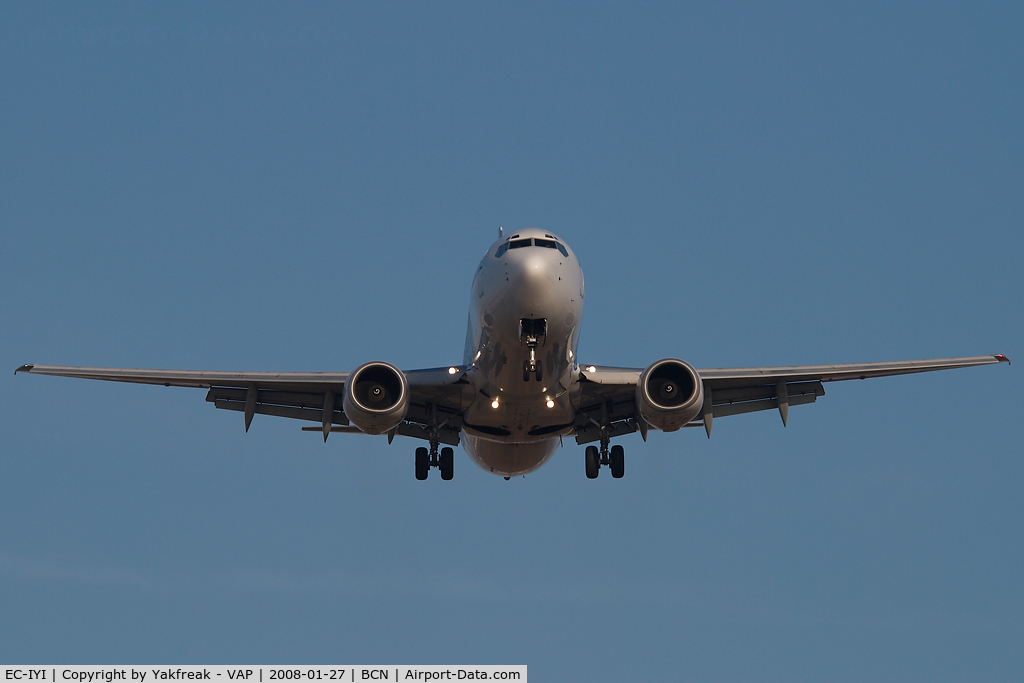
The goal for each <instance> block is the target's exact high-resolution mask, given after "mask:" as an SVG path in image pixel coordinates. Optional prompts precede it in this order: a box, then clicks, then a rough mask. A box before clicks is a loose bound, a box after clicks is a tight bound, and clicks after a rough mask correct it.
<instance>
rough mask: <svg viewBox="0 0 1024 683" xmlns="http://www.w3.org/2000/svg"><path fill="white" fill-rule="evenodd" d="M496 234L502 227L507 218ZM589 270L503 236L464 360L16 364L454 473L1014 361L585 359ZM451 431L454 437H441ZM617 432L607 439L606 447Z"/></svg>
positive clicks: (605, 454) (531, 235) (540, 238)
mask: <svg viewBox="0 0 1024 683" xmlns="http://www.w3.org/2000/svg"><path fill="white" fill-rule="evenodd" d="M499 234H500V231H499ZM585 294H586V292H585V289H584V286H583V271H582V269H581V268H580V264H579V262H578V261H577V260H576V256H575V255H574V254H573V252H572V250H571V249H570V248H569V246H568V245H567V244H566V243H565V242H564V241H563V240H561V239H560V238H559V237H558V236H557V235H554V234H552V233H549V232H544V231H543V230H538V229H536V228H529V229H526V230H520V231H519V232H516V233H515V234H512V235H510V236H509V237H504V236H501V237H500V238H499V239H498V241H497V242H495V243H494V244H492V245H491V247H490V248H489V249H488V250H487V254H486V255H485V256H484V258H483V260H482V261H481V262H480V265H479V267H478V268H477V270H476V277H475V278H474V280H473V288H472V290H471V292H470V306H469V330H468V332H467V335H466V348H465V352H464V355H463V360H462V364H461V365H452V366H448V367H443V368H434V369H428V370H411V371H406V372H403V371H402V370H399V369H398V368H396V367H395V366H393V365H391V364H390V363H385V362H383V361H373V362H369V363H365V364H363V365H360V366H359V367H357V368H356V369H355V370H353V371H352V372H209V371H206V372H204V371H197V372H194V371H185V370H130V369H121V368H85V367H64V366H50V365H23V366H21V367H20V368H18V369H17V370H16V371H15V372H16V373H17V372H29V373H34V374H43V375H58V376H62V377H81V378H85V379H103V380H114V381H119V382H137V383H142V384H162V385H164V386H178V387H202V388H205V389H209V393H207V395H206V400H207V401H210V402H211V403H213V405H214V406H215V407H217V408H225V409H227V410H237V411H238V412H241V413H244V415H245V429H246V431H248V430H249V424H250V423H251V422H252V418H253V415H255V414H257V413H259V414H262V415H277V416H279V417H290V418H295V419H298V420H309V421H312V422H319V423H320V426H318V427H304V428H303V429H304V430H309V431H322V432H323V436H324V441H327V436H328V435H329V434H330V433H331V432H352V433H362V434H378V435H382V434H387V437H388V442H389V443H390V442H391V441H392V440H393V439H394V437H395V436H396V435H398V436H409V437H413V438H417V439H422V440H423V441H426V442H427V443H428V444H429V448H426V447H420V448H417V449H416V458H415V466H416V478H417V479H426V478H427V474H428V472H429V470H430V468H432V467H437V468H438V469H439V470H440V472H441V478H442V479H451V478H452V471H453V460H454V451H453V449H452V448H451V447H450V446H457V445H459V443H461V444H462V445H463V447H464V448H465V449H466V452H467V453H468V454H469V457H470V458H472V460H473V461H474V462H475V463H476V464H477V465H479V466H480V467H481V468H483V469H484V470H487V471H488V472H492V473H494V474H498V475H501V476H503V477H505V478H506V479H508V478H510V477H512V476H516V475H522V474H527V473H529V472H533V471H534V470H536V469H538V468H540V467H541V466H542V465H543V464H544V463H545V462H547V461H548V459H550V458H551V456H552V455H553V454H554V453H555V451H556V450H557V449H558V447H559V445H560V443H561V439H562V437H567V436H571V437H575V438H576V443H578V444H597V445H588V446H587V447H586V450H585V458H584V460H585V465H586V474H587V477H589V478H591V479H593V478H595V477H597V476H598V474H599V472H600V469H601V467H602V466H605V465H607V466H608V467H609V469H610V470H611V474H612V476H613V477H615V478H619V477H621V476H622V475H623V472H624V455H623V448H622V446H621V445H618V444H616V445H614V446H610V442H611V440H612V439H615V438H617V437H620V436H623V435H625V434H631V433H633V432H637V431H639V432H640V435H641V436H642V437H643V438H644V440H645V441H646V439H647V433H648V430H650V429H660V430H662V431H666V432H672V431H676V430H677V429H679V428H681V427H693V426H703V427H704V429H705V430H706V431H707V435H708V437H710V436H711V424H712V420H713V419H714V418H720V417H726V416H729V415H739V414H741V413H749V412H753V411H757V410H771V409H777V410H778V411H779V413H780V414H781V416H782V422H783V424H785V423H786V420H787V417H788V414H789V407H790V406H795V405H801V404H804V403H813V402H814V401H815V400H816V399H817V398H818V397H819V396H823V395H824V394H825V389H824V383H825V382H834V381H838V380H846V379H866V378H868V377H885V376H888V375H902V374H908V373H914V372H928V371H931V370H946V369H950V368H963V367H970V366H974V365H988V364H991V363H1000V362H1007V363H1008V362H1009V360H1008V359H1007V358H1006V357H1005V356H1003V355H1001V354H1000V355H992V356H972V357H966V358H939V359H933V360H917V361H898V362H883V363H853V364H847V365H805V366H791V367H765V368H712V369H697V368H694V367H693V366H691V365H690V364H689V363H686V362H685V361H682V360H678V359H674V358H665V359H662V360H658V361H655V362H654V363H651V364H650V365H649V366H647V367H646V368H619V367H607V366H601V365H587V364H581V363H580V362H579V360H578V359H577V356H576V349H577V345H578V344H579V338H580V320H581V318H582V317H583V302H584V298H585ZM442 444H444V445H445V447H443V448H440V446H441V445H442ZM609 446H610V447H609Z"/></svg>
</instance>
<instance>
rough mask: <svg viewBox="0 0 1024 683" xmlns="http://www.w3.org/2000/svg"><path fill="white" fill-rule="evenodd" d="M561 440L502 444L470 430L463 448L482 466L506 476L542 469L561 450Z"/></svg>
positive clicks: (549, 439) (464, 437)
mask: <svg viewBox="0 0 1024 683" xmlns="http://www.w3.org/2000/svg"><path fill="white" fill-rule="evenodd" d="M558 446H559V442H558V439H552V438H548V439H545V440H542V441H535V442H533V443H501V442H498V441H491V440H490V439H484V438H481V437H478V436H473V435H471V434H469V433H468V432H467V433H466V434H464V435H463V439H462V447H463V448H465V450H466V453H468V454H469V457H470V459H471V460H473V462H474V463H476V464H477V466H479V467H480V468H481V469H483V470H485V471H487V472H490V473H492V474H497V475H499V476H502V477H516V476H521V475H524V474H529V473H530V472H534V471H536V470H538V469H540V468H541V467H542V466H543V465H544V463H546V462H547V461H548V460H550V459H551V456H552V455H554V454H555V451H557V450H558Z"/></svg>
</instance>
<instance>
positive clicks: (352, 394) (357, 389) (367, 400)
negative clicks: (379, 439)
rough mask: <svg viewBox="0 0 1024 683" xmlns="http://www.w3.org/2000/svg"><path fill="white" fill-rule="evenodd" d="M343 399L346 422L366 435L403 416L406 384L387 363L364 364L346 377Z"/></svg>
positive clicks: (406, 405)
mask: <svg viewBox="0 0 1024 683" xmlns="http://www.w3.org/2000/svg"><path fill="white" fill-rule="evenodd" d="M343 401H344V404H343V405H344V407H345V416H346V417H348V420H349V422H351V423H352V424H354V425H355V426H356V427H359V429H360V431H362V432H364V433H366V434H383V433H384V432H386V431H388V430H390V429H393V428H395V427H397V426H398V425H400V424H401V423H402V420H404V419H405V414H406V412H407V411H408V410H409V383H408V382H407V381H406V379H405V374H404V373H403V372H402V371H401V370H399V369H398V368H396V367H395V366H394V365H391V364H390V363H383V362H380V361H374V362H372V363H364V364H363V365H360V366H359V367H358V368H356V369H355V370H354V371H353V372H352V374H351V375H349V376H348V380H347V381H346V382H345V398H344V399H343Z"/></svg>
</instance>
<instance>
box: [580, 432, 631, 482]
mask: <svg viewBox="0 0 1024 683" xmlns="http://www.w3.org/2000/svg"><path fill="white" fill-rule="evenodd" d="M584 459H585V461H586V466H587V479H597V475H598V474H600V472H601V465H607V466H608V467H609V468H611V471H612V477H614V478H615V479H622V475H623V474H625V473H626V464H625V461H626V451H625V449H624V448H623V447H622V446H620V445H618V444H616V445H614V446H612V447H611V451H609V449H608V439H607V438H603V439H601V449H600V450H598V448H597V446H587V450H586V456H585V458H584Z"/></svg>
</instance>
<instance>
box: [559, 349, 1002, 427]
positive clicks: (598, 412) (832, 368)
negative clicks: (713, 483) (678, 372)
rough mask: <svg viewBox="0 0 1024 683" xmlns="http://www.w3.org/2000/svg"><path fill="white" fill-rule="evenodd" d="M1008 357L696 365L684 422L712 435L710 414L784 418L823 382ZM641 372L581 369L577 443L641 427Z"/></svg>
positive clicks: (962, 365)
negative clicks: (693, 394)
mask: <svg viewBox="0 0 1024 683" xmlns="http://www.w3.org/2000/svg"><path fill="white" fill-rule="evenodd" d="M1009 362H1010V359H1008V358H1007V357H1006V356H1004V355H1002V354H997V355H991V356H966V357H961V358H934V359H929V360H907V361H884V362H880V363H846V364H839V365H789V366H779V367H763V368H704V369H697V373H698V374H699V375H700V377H701V380H702V381H703V383H704V407H703V409H702V410H701V413H700V414H699V415H698V417H697V418H696V419H695V420H694V421H693V422H691V423H689V424H687V425H686V426H687V427H697V426H701V425H703V426H704V428H705V429H706V430H707V432H708V436H711V422H712V419H713V418H715V417H727V416H729V415H741V414H743V413H752V412H756V411H759V410H771V409H778V410H779V412H780V413H781V415H782V420H783V423H785V421H786V418H787V415H788V411H789V406H793V405H801V404H806V403H814V402H815V400H816V399H817V398H818V396H824V395H825V387H824V386H823V384H822V383H823V382H837V381H842V380H850V379H868V378H871V377H889V376H892V375H908V374H913V373H917V372H931V371H934V370H951V369H953V368H969V367H974V366H978V365H992V364H995V363H1009ZM642 372H643V369H642V368H613V367H602V366H594V365H591V366H586V367H584V368H583V369H582V371H581V372H580V380H581V384H582V385H583V390H582V400H581V406H580V410H579V411H578V416H577V424H576V435H577V436H576V440H577V442H578V443H587V442H589V441H596V440H598V439H599V438H600V433H601V428H602V426H603V427H604V430H605V432H606V433H607V434H609V435H610V436H619V435H622V434H629V433H631V432H635V431H637V430H638V429H641V427H643V424H642V423H641V420H642V417H641V416H640V415H639V414H638V411H637V409H636V399H635V391H636V384H637V382H638V381H639V379H640V373H642ZM780 399H781V400H780ZM641 431H643V430H642V429H641Z"/></svg>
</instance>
